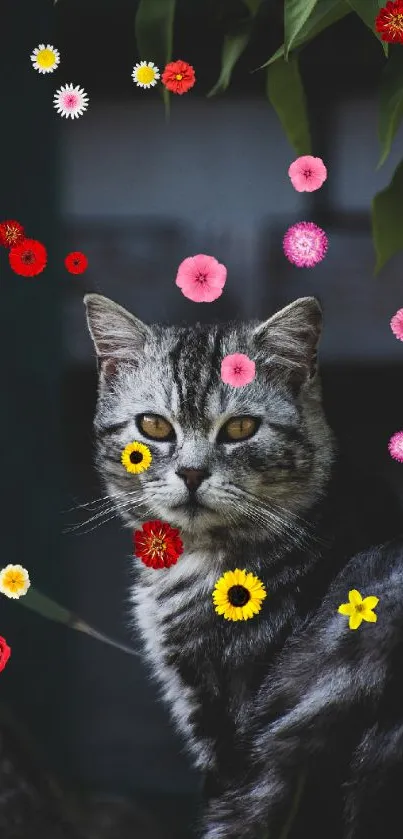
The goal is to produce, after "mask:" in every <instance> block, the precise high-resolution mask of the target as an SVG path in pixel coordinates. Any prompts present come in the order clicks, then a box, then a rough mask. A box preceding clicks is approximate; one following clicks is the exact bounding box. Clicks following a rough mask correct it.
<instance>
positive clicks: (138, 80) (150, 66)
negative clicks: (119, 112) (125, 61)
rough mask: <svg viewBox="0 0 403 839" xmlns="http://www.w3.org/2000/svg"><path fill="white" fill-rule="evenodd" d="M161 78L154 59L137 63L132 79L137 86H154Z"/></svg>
mask: <svg viewBox="0 0 403 839" xmlns="http://www.w3.org/2000/svg"><path fill="white" fill-rule="evenodd" d="M159 78H160V71H159V69H158V67H156V66H155V64H154V63H153V62H152V61H140V63H139V64H135V65H134V67H133V72H132V79H133V81H134V83H135V84H136V85H137V87H154V86H155V85H156V84H157V81H158V79H159Z"/></svg>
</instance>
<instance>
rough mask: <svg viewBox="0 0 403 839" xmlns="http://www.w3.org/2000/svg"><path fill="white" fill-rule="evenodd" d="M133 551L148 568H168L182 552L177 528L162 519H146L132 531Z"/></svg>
mask: <svg viewBox="0 0 403 839" xmlns="http://www.w3.org/2000/svg"><path fill="white" fill-rule="evenodd" d="M133 538H134V553H135V556H138V557H140V559H141V560H142V562H144V565H148V567H149V568H169V567H170V565H175V563H176V562H177V561H178V559H179V557H180V555H181V554H182V553H183V543H182V540H181V539H180V537H179V530H176V528H174V527H171V525H169V524H167V523H166V522H164V521H159V520H158V519H157V521H146V522H145V523H144V524H143V528H142V530H136V531H135V533H134V537H133Z"/></svg>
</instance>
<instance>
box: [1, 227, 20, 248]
mask: <svg viewBox="0 0 403 839" xmlns="http://www.w3.org/2000/svg"><path fill="white" fill-rule="evenodd" d="M24 237H25V233H24V228H23V226H22V224H20V223H19V221H2V222H1V224H0V245H3V246H4V247H5V248H12V247H13V245H18V244H19V242H22V240H23V239H24Z"/></svg>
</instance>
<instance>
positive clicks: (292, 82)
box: [266, 58, 311, 156]
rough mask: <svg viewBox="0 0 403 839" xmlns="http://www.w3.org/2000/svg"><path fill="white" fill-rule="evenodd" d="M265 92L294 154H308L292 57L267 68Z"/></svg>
mask: <svg viewBox="0 0 403 839" xmlns="http://www.w3.org/2000/svg"><path fill="white" fill-rule="evenodd" d="M266 92H267V96H268V97H269V99H270V102H271V104H272V105H273V108H274V109H275V111H276V113H277V116H278V118H279V120H280V122H281V124H282V126H283V128H284V131H285V133H286V135H287V137H288V140H289V141H290V143H291V145H292V146H293V148H294V149H295V151H296V152H297V154H298V155H299V156H300V155H303V154H311V136H310V131H309V121H308V114H307V108H306V99H305V91H304V88H303V84H302V81H301V76H300V72H299V67H298V60H297V59H296V58H291V59H290V61H285V60H284V58H279V59H278V61H276V62H275V63H274V64H272V65H271V66H270V67H269V68H268V70H267V86H266Z"/></svg>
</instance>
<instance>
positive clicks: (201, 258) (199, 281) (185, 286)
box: [175, 253, 227, 303]
mask: <svg viewBox="0 0 403 839" xmlns="http://www.w3.org/2000/svg"><path fill="white" fill-rule="evenodd" d="M226 279H227V269H226V267H225V265H221V263H220V262H217V260H216V259H214V256H206V254H204V253H199V254H197V256H188V257H187V259H184V260H183V262H181V264H180V266H179V268H178V273H177V275H176V280H175V282H176V285H177V286H179V288H180V289H181V291H182V294H184V295H185V297H188V299H189V300H193V302H194V303H212V301H213V300H217V298H218V297H221V294H222V290H223V288H224V285H225V280H226Z"/></svg>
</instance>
